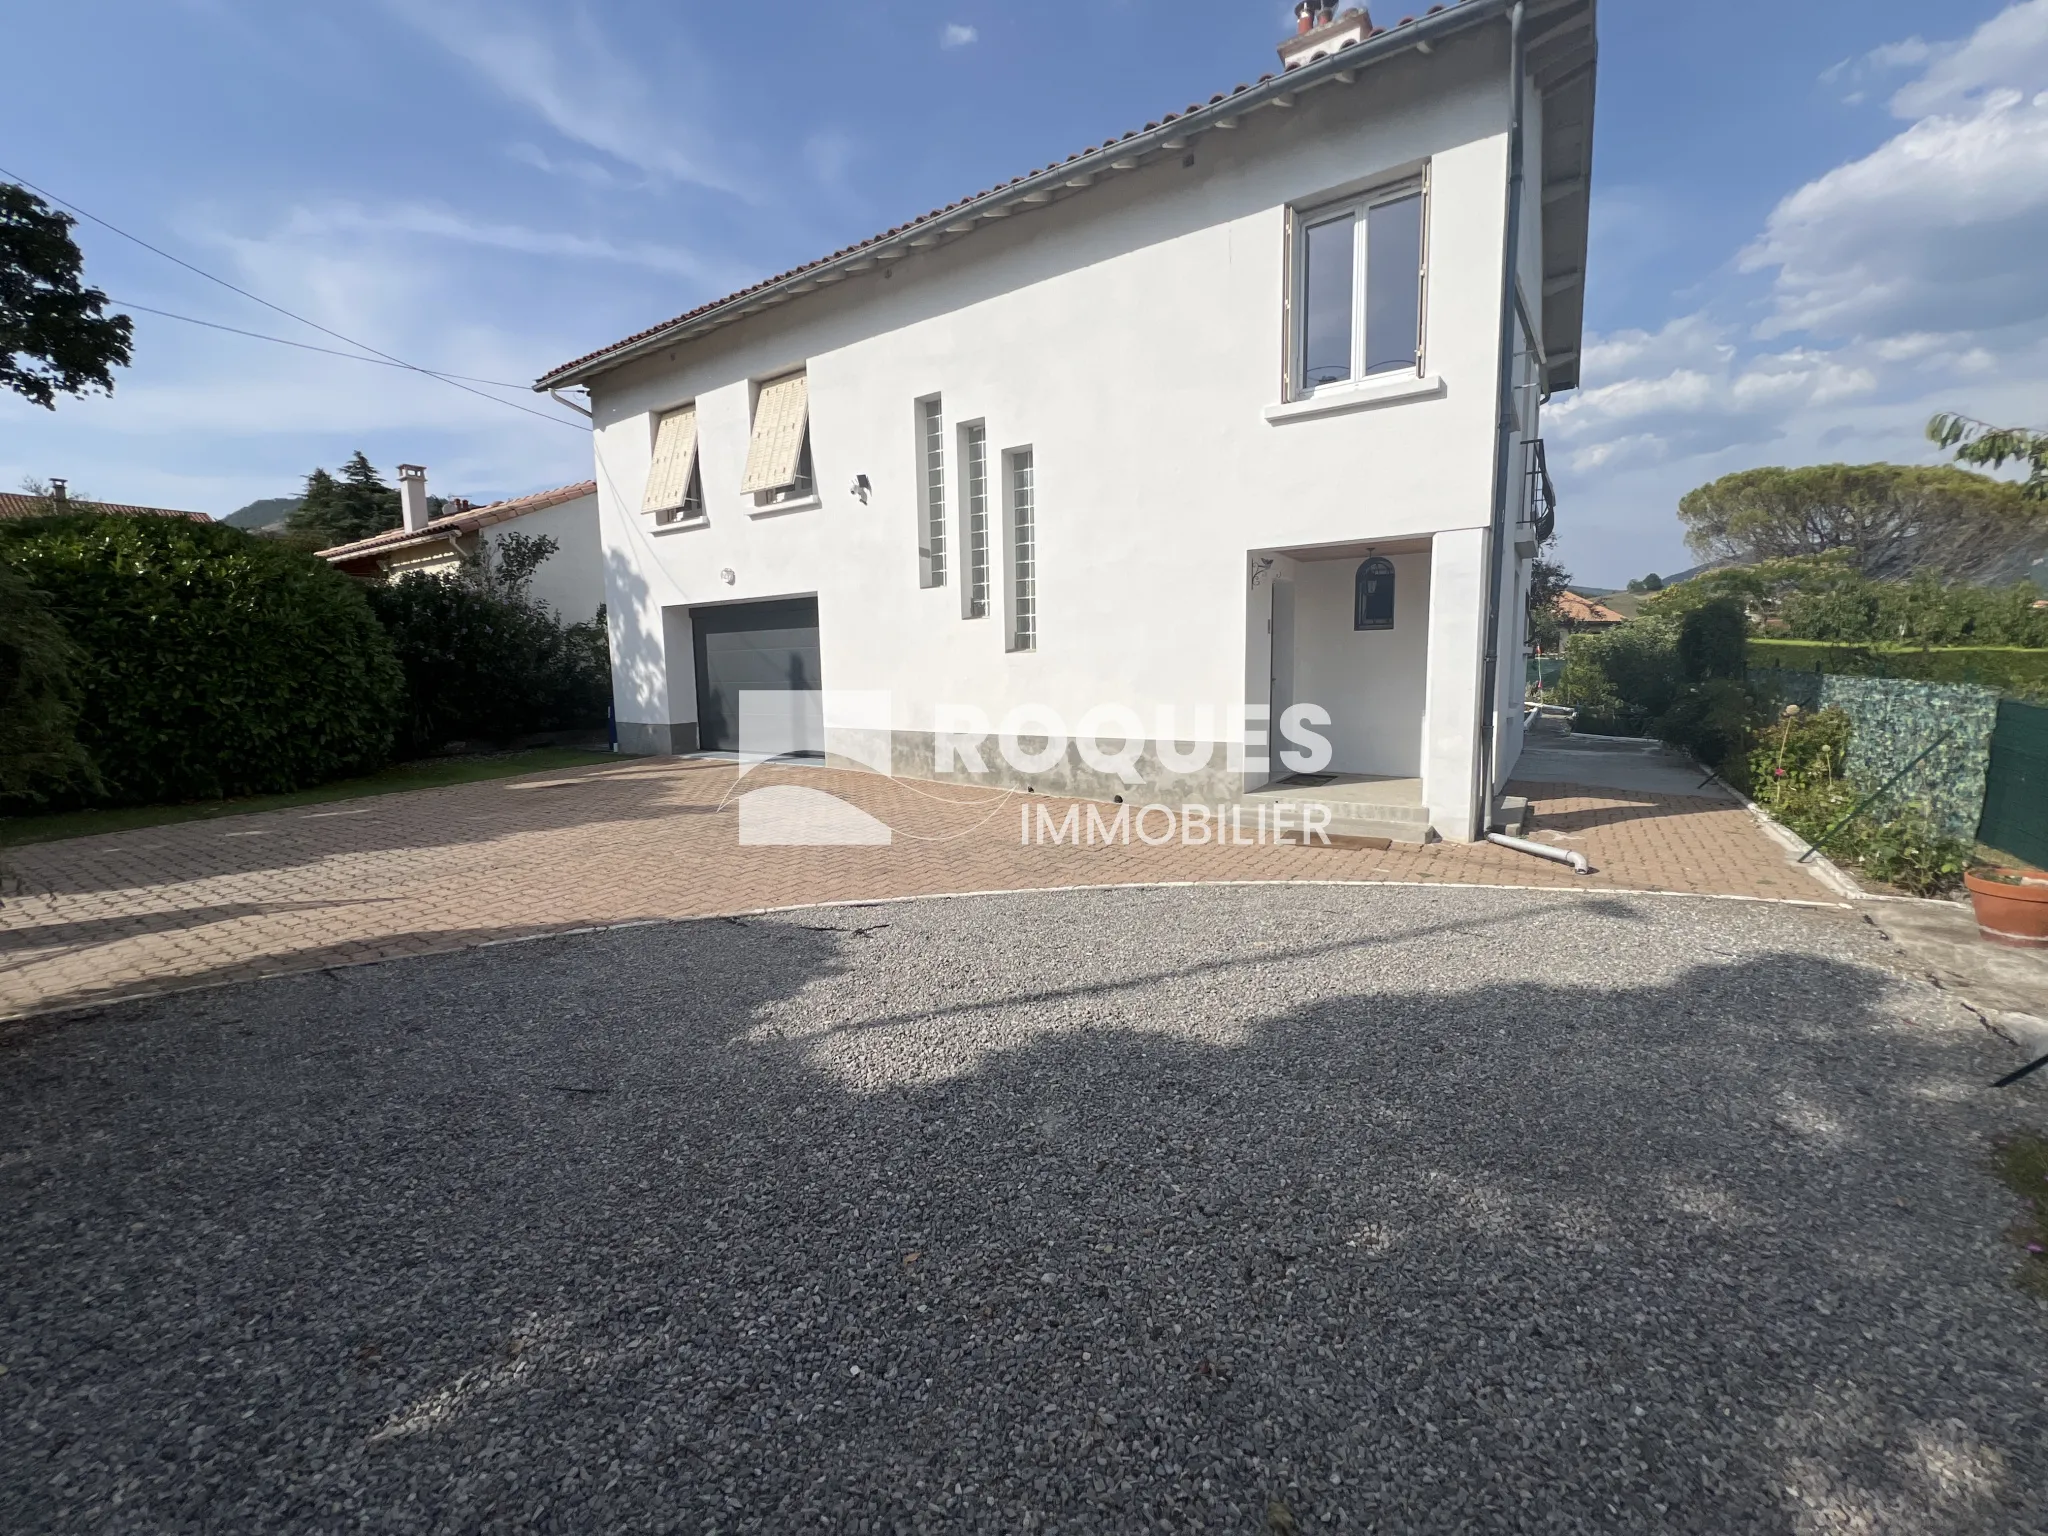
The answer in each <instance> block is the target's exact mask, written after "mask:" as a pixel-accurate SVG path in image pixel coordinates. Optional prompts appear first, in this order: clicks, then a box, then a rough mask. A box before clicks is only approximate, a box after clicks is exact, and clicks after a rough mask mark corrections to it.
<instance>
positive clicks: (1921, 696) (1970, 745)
mask: <svg viewBox="0 0 2048 1536" xmlns="http://www.w3.org/2000/svg"><path fill="white" fill-rule="evenodd" d="M1752 654H1754V652H1752ZM1749 678H1750V681H1751V682H1752V683H1754V684H1756V685H1757V686H1758V687H1760V688H1762V689H1765V690H1767V691H1769V692H1771V693H1775V694H1776V695H1777V696H1778V697H1779V698H1780V699H1782V700H1783V701H1784V702H1785V703H1787V704H1797V705H1798V706H1799V707H1800V708H1801V709H1807V710H1816V709H1839V710H1841V711H1842V712H1843V713H1844V714H1846V715H1847V716H1848V717H1849V719H1850V720H1851V721H1852V722H1853V724H1854V726H1855V731H1854V734H1853V735H1852V736H1851V737H1850V741H1849V763H1848V777H1849V779H1850V780H1851V782H1853V783H1854V784H1855V785H1856V786H1857V787H1858V788H1859V789H1862V790H1863V791H1864V792H1865V793H1869V792H1872V791H1875V790H1877V789H1878V788H1879V787H1880V786H1882V785H1883V784H1884V783H1885V782H1886V781H1887V780H1889V779H1890V778H1891V777H1892V776H1893V775H1894V774H1897V773H1900V772H1901V771H1904V770H1906V769H1907V767H1908V765H1909V764H1911V763H1913V760H1914V759H1915V758H1917V757H1919V756H1920V754H1921V753H1923V752H1927V753H1928V755H1927V757H1926V758H1925V759H1924V760H1922V761H1921V762H1920V763H1919V764H1918V765H1917V766H1915V767H1913V768H1912V769H1911V770H1910V771H1909V772H1906V776H1905V777H1904V778H1903V779H1901V780H1900V781H1899V783H1898V784H1897V785H1896V786H1895V787H1894V788H1893V789H1892V790H1891V791H1890V792H1889V793H1888V794H1887V795H1886V797H1885V801H1884V802H1883V803H1882V804H1880V805H1879V806H1878V807H1877V809H1879V810H1885V809H1888V808H1891V807H1895V806H1901V805H1905V804H1907V803H1908V802H1916V801H1917V802H1918V803H1919V804H1921V805H1923V806H1925V807H1926V808H1927V810H1928V813H1929V814H1930V815H1931V816H1932V818H1933V819H1934V821H1935V822H1936V823H1937V824H1938V825H1940V826H1941V828H1942V829H1943V830H1944V831H1946V832H1948V833H1949V834H1950V835H1952V836H1955V837H1967V838H1974V837H1975V836H1976V835H1977V821H1978V818H1979V816H1980V815H1981V814H1982V813H1983V809H1984V784H1985V778H1986V775H1987V773H1988V772H1989V769H1990V764H1991V736H1992V733H1993V731H1995V730H1996V729H1997V726H1998V690H1997V689H1995V688H1982V687H1977V686H1974V685H1971V684H1967V683H1920V682H1911V681H1908V680H1905V679H1903V678H1891V677H1845V676H1841V675H1838V674H1835V673H1830V672H1807V671H1787V670H1785V669H1783V668H1778V667H1758V666H1751V667H1750V669H1749ZM1944 735H1946V736H1947V739H1946V740H1945V741H1944V740H1943V739H1942V738H1943V737H1944ZM1937 742H1939V743H1940V745H1939V746H1936V743H1937ZM1930 747H1931V748H1933V749H1934V750H1932V751H1931V752H1929V751H1928V749H1929V748H1930Z"/></svg>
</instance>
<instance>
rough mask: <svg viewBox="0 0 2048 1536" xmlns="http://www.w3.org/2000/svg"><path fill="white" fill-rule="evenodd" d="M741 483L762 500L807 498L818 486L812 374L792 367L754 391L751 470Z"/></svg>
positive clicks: (759, 503) (765, 502)
mask: <svg viewBox="0 0 2048 1536" xmlns="http://www.w3.org/2000/svg"><path fill="white" fill-rule="evenodd" d="M740 489H741V490H742V491H747V492H750V493H752V495H753V498H754V503H755V505H756V506H762V507H772V506H776V505H779V504H780V503H783V502H788V501H801V500H804V499H806V498H808V497H810V496H811V495H813V494H814V493H815V492H816V490H817V478H816V475H815V474H814V473H813V471H812V468H811V393H810V378H809V376H808V375H806V374H801V373H792V374H787V375H785V376H784V377H782V378H779V379H771V380H769V381H768V382H767V383H765V384H763V385H761V386H760V388H759V390H758V391H757V392H756V393H755V396H754V430H753V435H752V436H751V437H750V438H749V439H748V442H747V473H746V478H745V479H744V480H742V481H741V482H740Z"/></svg>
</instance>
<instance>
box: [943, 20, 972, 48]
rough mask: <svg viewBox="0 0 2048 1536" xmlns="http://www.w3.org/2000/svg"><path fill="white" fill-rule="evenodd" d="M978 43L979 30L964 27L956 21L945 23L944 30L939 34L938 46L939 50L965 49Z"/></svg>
mask: <svg viewBox="0 0 2048 1536" xmlns="http://www.w3.org/2000/svg"><path fill="white" fill-rule="evenodd" d="M980 41H981V31H980V29H979V28H977V27H970V26H966V25H964V24H963V23H961V22H957V21H949V22H947V23H946V30H945V31H943V32H941V33H940V34H939V46H940V47H941V48H966V47H968V46H970V45H971V44H974V43H978V42H980Z"/></svg>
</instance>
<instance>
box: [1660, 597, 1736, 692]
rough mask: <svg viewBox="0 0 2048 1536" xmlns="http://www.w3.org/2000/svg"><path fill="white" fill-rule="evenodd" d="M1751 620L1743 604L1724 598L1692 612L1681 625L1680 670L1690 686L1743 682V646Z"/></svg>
mask: <svg viewBox="0 0 2048 1536" xmlns="http://www.w3.org/2000/svg"><path fill="white" fill-rule="evenodd" d="M1748 640H1749V620H1748V618H1747V617H1745V616H1744V614H1743V611H1742V604H1741V603H1739V602H1737V601H1736V600H1735V599H1734V598H1732V597H1720V598H1716V599H1714V601H1712V602H1710V603H1703V604H1701V605H1700V606H1699V607H1697V608H1694V609H1692V610H1691V611H1690V612H1689V613H1687V614H1686V615H1685V617H1684V618H1682V619H1680V620H1679V623H1678V645H1677V652H1678V670H1679V673H1680V675H1681V676H1682V677H1684V679H1685V680H1686V681H1687V682H1688V683H1704V682H1708V681H1711V680H1714V679H1717V678H1718V679H1732V680H1734V681H1736V682H1740V681H1741V680H1742V674H1743V672H1744V670H1745V668H1746V666H1747V662H1746V660H1745V658H1744V655H1743V646H1744V645H1745V644H1746V643H1747V642H1748Z"/></svg>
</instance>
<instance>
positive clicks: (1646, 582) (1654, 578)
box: [1628, 571, 1664, 592]
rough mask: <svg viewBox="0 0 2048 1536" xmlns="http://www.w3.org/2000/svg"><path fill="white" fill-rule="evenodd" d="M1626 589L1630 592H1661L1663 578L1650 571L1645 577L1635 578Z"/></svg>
mask: <svg viewBox="0 0 2048 1536" xmlns="http://www.w3.org/2000/svg"><path fill="white" fill-rule="evenodd" d="M1628 589H1629V591H1631V592H1662V591H1663V590H1664V578H1663V577H1662V576H1659V575H1658V574H1657V573H1656V572H1655V571H1652V572H1650V574H1649V575H1647V576H1638V577H1636V578H1635V579H1634V580H1633V581H1631V582H1630V583H1629V584H1628Z"/></svg>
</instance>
